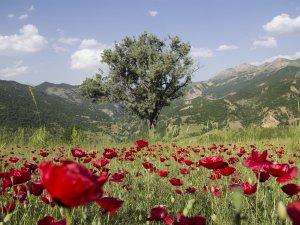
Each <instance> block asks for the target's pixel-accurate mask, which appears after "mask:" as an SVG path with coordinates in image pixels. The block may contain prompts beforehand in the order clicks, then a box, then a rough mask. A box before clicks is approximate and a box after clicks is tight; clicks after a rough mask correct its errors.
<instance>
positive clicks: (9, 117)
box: [0, 80, 114, 130]
mask: <svg viewBox="0 0 300 225" xmlns="http://www.w3.org/2000/svg"><path fill="white" fill-rule="evenodd" d="M54 87H55V88H54ZM49 88H50V89H49ZM50 90H56V91H57V92H55V93H56V94H54V92H50ZM58 93H60V95H58ZM105 110H109V108H108V107H105ZM107 112H108V113H105V112H104V111H103V110H102V109H101V107H100V106H96V105H95V104H92V103H91V102H89V101H88V100H83V99H82V98H81V97H79V93H78V86H77V87H76V86H75V87H74V86H71V85H66V84H60V85H54V84H50V83H43V84H41V85H39V86H36V87H30V86H28V85H23V84H19V83H17V82H14V81H3V80H2V81H0V126H1V127H2V128H9V129H17V128H19V127H40V126H41V125H46V127H48V128H53V129H61V128H67V127H69V126H74V125H76V126H79V127H83V128H85V129H90V130H99V129H100V128H101V127H103V126H106V125H107V124H110V123H113V121H114V118H113V117H111V116H110V112H109V111H107Z"/></svg>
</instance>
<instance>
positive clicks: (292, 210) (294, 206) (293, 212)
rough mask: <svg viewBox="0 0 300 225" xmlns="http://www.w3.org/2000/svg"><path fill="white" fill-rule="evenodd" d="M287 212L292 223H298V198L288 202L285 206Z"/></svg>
mask: <svg viewBox="0 0 300 225" xmlns="http://www.w3.org/2000/svg"><path fill="white" fill-rule="evenodd" d="M287 214H288V215H289V217H290V218H291V220H292V221H293V225H299V221H300V200H297V201H295V202H292V203H290V204H289V205H288V206H287Z"/></svg>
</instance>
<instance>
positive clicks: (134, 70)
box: [80, 32, 195, 129]
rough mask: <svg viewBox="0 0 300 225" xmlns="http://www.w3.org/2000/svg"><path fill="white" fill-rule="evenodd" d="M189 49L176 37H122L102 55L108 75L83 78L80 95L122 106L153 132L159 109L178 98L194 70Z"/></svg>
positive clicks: (186, 44)
mask: <svg viewBox="0 0 300 225" xmlns="http://www.w3.org/2000/svg"><path fill="white" fill-rule="evenodd" d="M190 49H191V46H190V45H189V43H183V42H181V40H180V39H179V37H177V36H175V37H168V38H167V39H165V40H160V39H159V38H158V37H157V36H155V35H153V34H149V33H147V32H144V33H143V34H141V35H140V36H139V37H138V38H130V37H126V38H125V39H123V41H122V42H120V43H115V45H114V49H107V50H104V51H103V53H102V62H103V63H106V64H107V65H108V68H109V73H108V74H107V75H106V76H104V75H103V73H102V72H101V73H99V74H96V76H95V77H94V78H86V80H85V81H84V82H83V83H82V85H81V87H80V89H81V93H82V94H83V95H84V96H86V97H88V98H92V99H93V100H95V101H99V100H105V101H111V102H119V103H122V104H123V105H124V106H125V108H126V109H127V110H129V111H131V112H133V113H134V114H136V115H137V116H138V117H139V118H140V119H142V120H144V121H145V122H147V125H148V128H149V129H153V128H154V127H155V126H156V124H157V121H158V116H159V114H160V112H161V110H162V108H163V107H165V106H168V105H170V103H171V101H172V100H174V99H176V98H178V97H180V96H182V95H183V94H184V90H183V87H185V86H187V85H188V84H189V83H190V82H191V76H192V74H193V73H194V71H195V68H194V67H193V60H192V58H191V57H190V56H189V52H190Z"/></svg>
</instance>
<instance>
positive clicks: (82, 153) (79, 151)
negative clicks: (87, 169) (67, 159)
mask: <svg viewBox="0 0 300 225" xmlns="http://www.w3.org/2000/svg"><path fill="white" fill-rule="evenodd" d="M71 152H72V155H73V156H74V157H77V158H82V157H84V156H86V152H85V151H84V150H82V149H80V148H73V149H71Z"/></svg>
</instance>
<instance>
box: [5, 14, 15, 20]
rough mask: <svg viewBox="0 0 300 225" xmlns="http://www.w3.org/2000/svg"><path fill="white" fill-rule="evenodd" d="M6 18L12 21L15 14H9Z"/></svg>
mask: <svg viewBox="0 0 300 225" xmlns="http://www.w3.org/2000/svg"><path fill="white" fill-rule="evenodd" d="M7 18H9V19H13V18H15V14H12V13H10V14H8V15H7Z"/></svg>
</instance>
